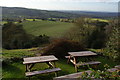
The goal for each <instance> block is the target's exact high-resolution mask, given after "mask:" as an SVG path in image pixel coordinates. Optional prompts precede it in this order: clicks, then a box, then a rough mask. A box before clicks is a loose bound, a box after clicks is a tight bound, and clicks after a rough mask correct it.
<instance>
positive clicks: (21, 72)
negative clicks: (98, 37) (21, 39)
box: [2, 49, 120, 80]
mask: <svg viewBox="0 0 120 80" xmlns="http://www.w3.org/2000/svg"><path fill="white" fill-rule="evenodd" d="M28 50H29V51H28ZM30 50H31V49H23V50H22V49H20V50H19V49H18V50H3V52H4V55H3V58H4V57H6V58H7V56H8V57H11V56H13V57H16V55H17V53H18V54H20V55H19V56H23V55H22V54H24V55H26V56H28V54H30V53H32V52H31V51H30ZM20 51H21V52H20ZM27 51H28V52H27ZM13 52H14V53H13ZM15 53H16V54H15ZM5 54H6V55H5ZM17 56H18V55H17ZM31 56H35V54H32V55H31ZM95 59H96V60H98V61H101V62H102V64H100V65H99V66H98V67H97V69H100V70H103V66H104V65H105V64H108V65H109V66H110V67H114V66H115V65H118V64H120V63H118V62H113V61H112V60H111V59H108V58H106V57H102V56H98V57H96V58H95ZM22 62H23V60H18V61H16V60H15V61H11V62H6V63H3V74H2V75H3V78H26V77H25V65H23V64H22ZM56 65H57V67H59V68H61V69H62V71H60V72H59V73H58V75H59V76H62V75H66V74H70V73H75V69H74V66H73V65H72V63H69V64H67V59H59V60H58V61H57V62H56ZM47 68H48V66H47V65H46V64H45V63H38V64H35V66H34V67H33V68H32V70H44V69H47ZM87 69H88V68H85V67H80V68H79V71H85V70H87ZM53 77H54V73H50V74H40V75H36V76H33V77H31V78H37V79H38V80H52V79H53ZM37 79H36V80H37ZM3 80H4V79H3Z"/></svg>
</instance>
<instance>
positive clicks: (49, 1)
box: [0, 0, 119, 12]
mask: <svg viewBox="0 0 120 80" xmlns="http://www.w3.org/2000/svg"><path fill="white" fill-rule="evenodd" d="M88 1H89V2H88ZM118 1H119V0H0V6H7V7H26V8H34V9H42V10H82V11H106V12H117V11H118Z"/></svg>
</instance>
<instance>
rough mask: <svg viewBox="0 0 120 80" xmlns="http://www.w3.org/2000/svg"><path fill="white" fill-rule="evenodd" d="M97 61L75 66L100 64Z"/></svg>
mask: <svg viewBox="0 0 120 80" xmlns="http://www.w3.org/2000/svg"><path fill="white" fill-rule="evenodd" d="M100 63H101V62H99V61H91V62H83V63H77V64H76V66H84V65H94V64H100Z"/></svg>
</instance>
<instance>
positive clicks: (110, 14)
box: [60, 10, 118, 18]
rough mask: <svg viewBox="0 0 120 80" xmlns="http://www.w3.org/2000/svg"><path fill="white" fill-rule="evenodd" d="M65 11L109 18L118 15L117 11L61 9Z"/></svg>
mask: <svg viewBox="0 0 120 80" xmlns="http://www.w3.org/2000/svg"><path fill="white" fill-rule="evenodd" d="M60 12H65V13H72V14H78V15H82V14H84V15H89V16H91V17H95V18H109V17H118V13H117V12H95V11H64V10H63V11H60Z"/></svg>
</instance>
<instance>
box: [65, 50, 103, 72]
mask: <svg viewBox="0 0 120 80" xmlns="http://www.w3.org/2000/svg"><path fill="white" fill-rule="evenodd" d="M68 54H69V56H65V57H66V58H68V61H67V62H72V63H73V64H74V66H75V71H76V72H77V71H78V69H77V68H78V67H79V66H84V65H98V64H100V63H101V62H99V61H93V60H92V61H89V62H82V63H79V62H77V60H76V57H87V58H88V57H90V56H96V55H97V54H96V53H94V52H91V51H80V52H68Z"/></svg>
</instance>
